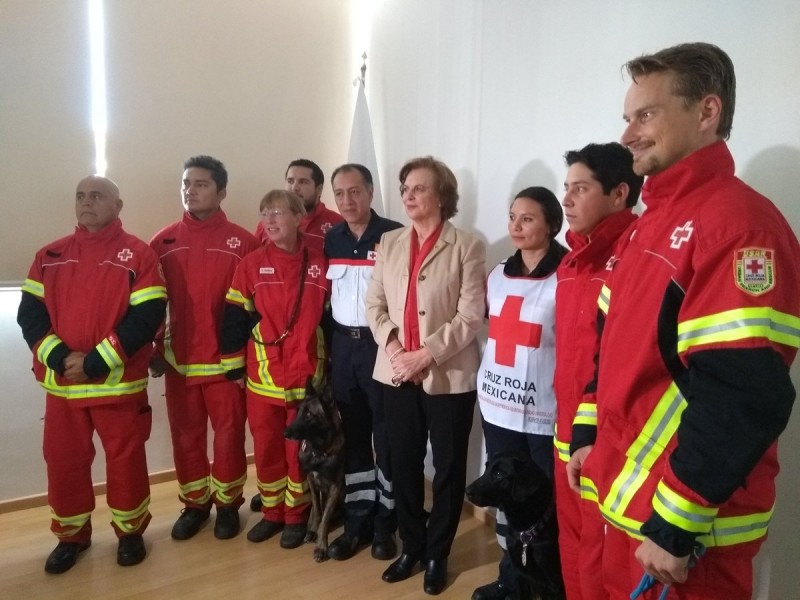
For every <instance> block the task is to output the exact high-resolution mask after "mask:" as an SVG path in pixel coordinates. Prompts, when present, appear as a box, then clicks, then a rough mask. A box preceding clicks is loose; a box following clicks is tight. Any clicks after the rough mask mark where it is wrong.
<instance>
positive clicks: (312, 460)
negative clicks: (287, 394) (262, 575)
mask: <svg viewBox="0 0 800 600" xmlns="http://www.w3.org/2000/svg"><path fill="white" fill-rule="evenodd" d="M283 435H284V436H286V437H287V438H288V439H290V440H299V441H302V444H301V445H300V454H299V458H300V466H301V467H302V469H303V472H305V473H306V476H307V478H308V487H309V491H310V493H311V516H310V518H309V522H308V533H306V537H305V541H306V542H313V541H316V542H317V544H316V546H315V548H314V560H315V561H317V562H322V561H324V560H327V559H328V531H329V529H330V524H331V521H332V519H333V516H334V514H336V513H338V512H339V510H340V507H341V504H342V502H343V500H344V433H343V431H342V420H341V418H340V417H339V411H338V410H337V408H336V404H335V402H334V400H333V393H332V392H331V388H330V385H325V386H324V387H323V388H322V389H321V390H316V389H314V385H313V384H312V382H311V379H310V378H309V380H308V383H307V384H306V397H305V399H304V400H303V401H302V402H301V404H300V407H299V408H298V410H297V417H296V418H295V420H294V421H293V422H292V423H291V424H290V425H289V426H288V427H287V428H286V431H284V433H283Z"/></svg>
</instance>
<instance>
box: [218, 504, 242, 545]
mask: <svg viewBox="0 0 800 600" xmlns="http://www.w3.org/2000/svg"><path fill="white" fill-rule="evenodd" d="M240 527H241V524H240V523H239V507H238V506H218V507H217V519H216V521H214V537H215V538H217V539H218V540H229V539H231V538H234V537H236V536H237V535H239V531H240V529H239V528H240Z"/></svg>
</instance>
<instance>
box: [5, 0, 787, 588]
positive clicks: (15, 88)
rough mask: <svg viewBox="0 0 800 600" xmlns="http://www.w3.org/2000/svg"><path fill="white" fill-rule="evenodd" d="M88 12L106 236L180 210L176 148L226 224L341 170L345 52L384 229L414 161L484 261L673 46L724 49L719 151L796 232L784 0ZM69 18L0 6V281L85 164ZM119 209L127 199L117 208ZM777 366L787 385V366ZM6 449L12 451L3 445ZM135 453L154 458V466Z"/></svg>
mask: <svg viewBox="0 0 800 600" xmlns="http://www.w3.org/2000/svg"><path fill="white" fill-rule="evenodd" d="M107 4H108V5H109V8H108V9H107V10H108V14H109V17H110V18H111V19H112V20H113V21H114V23H115V24H114V25H113V26H112V27H110V29H109V32H110V34H109V57H110V61H112V62H113V63H114V64H117V65H119V69H117V70H116V71H115V73H114V74H113V75H112V76H111V78H110V81H111V84H112V88H113V89H112V90H111V98H112V100H111V108H110V119H111V121H112V122H113V123H115V125H114V126H113V127H112V131H110V139H109V158H110V170H109V174H110V175H111V176H112V177H115V178H117V179H118V180H119V182H120V185H121V187H122V191H123V195H124V196H125V195H127V198H128V200H129V201H128V203H127V204H126V208H125V212H124V213H123V217H124V218H125V219H126V223H130V228H131V229H132V230H133V231H134V232H136V233H139V234H140V235H142V236H145V237H146V236H149V235H150V234H152V233H153V232H154V231H155V229H156V228H157V225H159V224H163V223H166V222H167V221H168V220H170V219H174V218H177V216H178V214H179V213H180V208H179V205H178V200H179V199H178V193H177V190H178V178H179V169H180V163H181V161H182V160H183V159H184V158H186V156H188V155H189V154H192V153H197V152H209V153H213V154H218V155H219V157H220V158H222V159H223V160H224V161H226V163H227V164H228V167H229V169H230V170H231V187H230V194H229V199H228V200H226V203H228V205H229V206H228V211H229V213H232V214H234V216H235V217H236V218H238V219H240V220H241V221H242V222H245V221H248V220H250V219H251V218H252V215H254V213H255V210H254V209H252V210H251V208H250V207H251V205H254V204H255V202H257V200H258V197H259V194H260V193H262V192H263V191H265V189H266V188H267V187H269V186H271V185H279V183H280V179H281V176H282V174H283V167H284V165H285V163H286V162H287V161H288V160H290V159H291V158H294V157H296V156H298V155H301V154H307V155H309V156H310V157H311V158H318V159H319V162H320V164H322V166H323V168H324V169H325V170H326V172H330V170H331V169H332V168H333V167H334V166H335V165H336V164H339V163H340V162H342V161H344V158H345V156H346V147H347V135H348V132H349V126H350V114H351V113H350V111H351V109H352V102H353V101H354V97H355V96H354V93H355V92H354V90H353V88H352V87H350V82H351V81H352V78H353V77H354V76H355V74H356V73H355V69H354V68H353V66H354V65H357V64H358V63H359V60H358V58H357V57H354V56H353V54H360V53H361V50H362V49H366V51H367V53H368V56H369V59H368V71H367V88H366V91H367V96H368V99H369V102H370V110H371V113H372V119H373V126H374V128H375V144H376V149H377V154H378V164H379V165H380V171H381V172H380V177H381V181H382V182H383V188H384V189H383V195H384V199H385V202H386V204H387V205H388V215H389V216H391V217H393V218H397V219H400V220H403V219H404V215H403V214H402V209H401V208H400V203H399V194H398V193H397V186H398V182H397V179H396V178H397V172H398V171H399V168H400V166H401V165H402V164H403V162H404V161H405V160H407V159H408V158H410V157H412V156H416V155H421V154H434V155H436V156H438V157H440V158H442V159H443V160H445V161H446V162H447V163H448V164H449V165H450V166H451V167H452V168H453V170H454V171H455V172H456V174H457V176H458V178H459V182H460V187H461V194H462V200H461V203H460V214H459V215H458V216H457V217H456V218H455V222H456V224H458V225H460V226H462V227H466V228H470V229H475V230H477V232H478V233H479V234H480V235H482V236H483V237H484V239H485V240H486V242H487V244H488V245H489V255H490V262H491V263H495V262H497V261H498V260H500V259H501V258H503V257H505V256H506V255H508V254H509V253H510V251H511V247H510V245H509V244H508V243H507V241H506V230H505V214H506V207H507V204H508V202H509V200H510V198H511V197H512V196H513V194H514V193H515V192H516V191H517V190H519V189H521V188H522V187H524V186H526V185H533V184H538V185H546V186H548V187H551V189H553V190H554V191H558V190H560V188H561V182H562V181H563V177H564V174H565V169H564V165H563V161H562V159H561V156H562V155H563V153H564V152H565V151H566V150H568V149H572V148H578V147H581V146H583V145H584V144H586V143H588V142H590V141H595V142H604V141H610V140H614V139H618V138H619V135H620V133H621V131H622V120H621V113H622V98H623V95H624V92H625V89H626V87H627V83H626V81H624V79H623V78H622V76H621V71H620V67H621V65H622V64H623V63H624V62H625V61H626V60H627V59H629V58H631V57H633V56H635V55H637V54H640V53H643V52H649V51H655V50H658V49H659V48H661V47H664V46H667V45H671V44H674V43H679V42H683V41H709V42H713V43H717V44H719V45H720V46H721V47H722V48H724V49H725V50H726V51H727V52H728V53H729V54H730V55H731V57H732V59H733V61H734V63H735V65H736V68H737V77H738V88H737V95H738V103H737V104H738V106H737V110H736V118H735V121H734V131H733V138H732V140H731V143H730V144H731V148H732V150H733V153H734V156H735V157H736V158H737V161H738V173H739V175H740V176H741V177H742V178H743V179H744V180H745V181H747V182H748V183H750V184H751V185H753V186H754V187H756V188H758V189H759V190H761V191H762V192H764V193H765V194H766V195H768V196H769V197H771V198H772V199H773V200H774V201H775V203H776V204H777V205H778V206H779V207H780V209H781V210H782V211H783V212H784V214H785V215H786V216H787V218H788V219H789V221H790V223H791V224H792V225H793V227H794V228H795V231H798V230H800V204H799V203H797V202H796V201H795V196H796V194H797V190H798V189H800V169H798V164H800V118H798V116H797V115H798V111H797V107H796V103H797V100H796V99H797V98H798V97H800V62H798V60H797V57H798V56H800V38H798V37H797V35H796V31H798V30H800V5H798V4H797V3H796V2H794V1H792V0H772V1H767V2H761V3H753V2H750V1H749V0H731V1H730V2H725V3H716V2H706V3H700V2H692V1H689V0H675V1H673V2H670V3H664V2H658V1H655V0H643V1H640V2H635V3H634V2H623V1H622V0H608V1H607V2H594V1H592V0H565V1H564V2H560V3H553V2H544V1H541V0H539V1H535V0H483V1H480V0H469V1H467V0H381V1H378V0H374V1H372V2H369V0H360V1H355V0H354V1H353V2H348V1H345V0H341V1H340V2H331V1H329V0H301V1H298V2H291V3H290V2H280V1H278V0H273V1H271V2H258V1H256V0H238V1H237V2H233V3H232V2H220V1H218V0H166V1H156V0H141V1H137V2H135V3H132V2H111V1H109V2H107ZM56 5H57V6H56ZM351 7H354V8H355V10H356V11H357V13H356V14H354V15H353V16H354V17H357V19H356V21H357V22H359V23H366V24H364V25H361V26H359V27H360V28H359V29H358V30H356V31H353V29H352V27H353V26H351V24H350V23H351V21H350V20H349V17H350V14H349V10H350V8H351ZM366 8H368V9H369V10H366ZM82 10H83V3H82V2H78V1H77V0H64V1H63V2H60V3H52V2H48V1H47V0H4V1H3V3H2V11H3V12H2V19H0V69H2V71H0V72H1V73H2V75H3V85H2V86H0V100H2V106H3V109H4V110H2V111H0V132H2V137H3V143H2V144H0V158H2V160H0V164H2V165H3V168H2V170H0V189H3V190H4V195H3V197H2V198H0V203H2V206H3V210H4V214H6V215H10V217H8V218H6V219H4V220H3V221H0V234H1V235H2V240H3V250H4V252H3V253H0V255H2V258H0V260H1V261H2V262H0V267H2V268H3V269H4V270H6V271H7V272H11V273H12V275H13V276H12V277H9V276H8V275H7V274H4V273H0V279H9V278H10V279H18V278H21V277H22V276H24V270H25V269H26V268H27V262H28V261H29V260H30V257H32V256H33V252H34V251H35V249H36V247H38V246H40V245H42V244H43V243H45V242H47V241H48V240H50V239H53V238H55V237H56V236H57V235H62V234H63V233H65V232H66V231H68V230H69V223H71V219H72V216H71V196H72V189H73V188H74V184H75V182H76V181H77V179H78V178H79V177H80V176H82V175H83V174H84V173H85V172H86V171H87V169H88V167H89V166H90V164H91V161H88V162H87V161H86V160H85V158H86V154H87V152H88V151H89V150H90V149H89V144H88V142H87V141H86V140H87V138H86V135H87V133H86V130H85V123H84V121H83V120H84V119H85V118H86V115H85V114H84V112H83V111H84V107H85V98H81V90H83V89H84V88H85V84H86V81H85V74H84V73H83V72H82V71H81V69H80V68H79V67H78V66H76V63H75V62H74V61H71V59H72V58H75V56H76V48H78V49H79V48H80V41H81V33H80V27H81V19H82V17H80V16H79V15H81V11H82ZM45 17H46V18H45ZM356 38H358V39H363V40H365V41H364V48H361V47H359V46H358V45H355V46H353V45H352V44H351V39H356ZM70 44H71V45H70ZM25 90H32V91H31V92H30V96H26V95H25ZM48 94H49V95H48ZM9 107H10V108H9ZM115 117H116V121H115ZM122 117H124V118H122ZM9 135H10V136H11V137H9ZM326 196H327V198H328V199H329V198H330V194H329V193H328V192H327V190H326ZM55 202H59V203H64V202H66V204H65V205H64V204H55ZM140 202H141V203H145V204H143V205H142V206H143V207H144V208H142V207H138V208H137V203H140ZM329 204H330V200H329ZM64 206H66V208H64ZM59 211H60V212H59ZM19 265H24V266H19ZM11 323H12V324H11V325H9V326H8V329H5V328H4V329H2V330H1V331H0V335H1V336H2V337H0V339H2V340H3V341H2V342H0V344H2V347H0V351H1V352H0V357H5V356H9V355H11V356H12V357H15V358H16V357H18V356H22V354H18V352H22V351H21V350H18V348H17V347H18V346H19V344H17V343H16V341H14V342H13V343H14V344H15V345H14V346H13V347H12V346H10V345H8V344H10V342H9V341H8V340H10V339H11V338H10V337H9V336H13V335H17V334H16V332H15V331H14V327H13V321H12V322H11ZM3 327H5V325H3ZM6 333H7V335H6ZM23 348H24V346H23ZM22 371H24V369H23V370H13V371H9V370H0V376H2V381H3V383H5V384H6V385H7V387H8V388H9V389H14V390H15V392H14V393H13V394H6V395H5V396H4V397H3V398H2V400H0V403H1V404H0V405H1V406H2V410H3V414H4V415H6V414H8V415H11V414H13V415H14V416H13V418H12V419H11V420H10V423H11V424H16V425H14V426H12V428H11V429H12V430H15V429H17V428H18V427H20V426H21V425H19V423H20V421H18V420H16V419H18V418H22V419H23V422H24V423H25V424H26V425H25V426H26V427H28V429H26V431H27V432H28V433H26V435H25V436H23V437H24V439H20V437H21V436H18V435H17V436H14V437H9V436H10V435H13V434H10V433H8V431H9V430H8V429H0V434H2V437H0V440H2V441H0V452H2V457H3V459H4V464H6V465H8V461H6V458H7V457H12V458H13V459H18V460H19V461H20V463H19V465H17V464H15V465H13V466H14V468H15V469H16V468H17V467H18V466H19V467H21V469H22V471H24V472H25V473H28V472H35V471H36V470H37V469H40V468H41V463H40V459H39V454H38V446H39V445H40V440H39V439H38V437H37V436H38V435H39V432H38V431H37V430H36V427H37V424H36V419H38V413H36V410H37V408H32V407H37V406H38V405H37V404H36V403H37V402H41V398H40V395H39V392H38V391H37V390H34V389H33V388H31V389H28V387H27V386H28V383H29V381H28V379H27V372H25V373H24V374H22ZM792 374H793V380H794V382H795V385H796V386H798V385H800V367H798V366H797V365H796V366H795V367H794V368H793V370H792ZM20 377H22V378H23V379H22V380H21V379H19V378H20ZM23 382H27V383H23ZM152 395H153V397H157V393H154V394H152ZM31 410H32V411H33V414H32V415H27V416H26V417H21V413H23V412H25V411H31ZM797 412H798V411H795V414H794V416H793V418H792V420H791V422H790V425H789V428H788V430H787V432H786V433H785V434H784V435H783V437H782V445H781V458H782V464H783V472H782V473H781V475H780V477H779V480H778V484H779V489H778V495H779V498H778V507H777V509H776V513H775V519H774V525H773V528H772V530H771V536H770V540H769V542H768V548H769V549H770V551H771V552H770V553H771V561H772V565H771V574H770V573H767V574H766V580H765V582H764V585H761V586H760V589H762V590H763V589H765V585H766V584H770V585H771V590H770V596H771V597H772V598H775V599H779V598H790V597H794V596H795V595H796V586H794V585H793V584H792V582H793V581H794V579H793V576H794V574H795V573H794V571H795V569H796V567H795V563H796V557H797V556H798V555H800V542H798V540H797V536H796V535H795V532H796V530H797V526H796V523H797V522H798V521H800V503H798V502H797V493H798V489H800V460H799V459H798V458H797V456H800V441H798V440H799V439H800V417H798V415H797ZM4 421H6V422H8V421H9V419H4ZM7 424H8V423H7ZM0 425H2V424H0ZM478 430H479V427H478V424H477V422H476V427H475V428H474V432H473V433H474V435H473V439H472V442H473V443H472V448H471V450H470V464H471V470H472V473H473V474H475V473H477V472H478V471H479V470H480V466H481V462H482V456H481V454H482V452H481V439H480V433H479V431H478ZM159 435H161V434H159ZM11 439H13V440H14V442H13V444H12V443H10V442H6V440H11ZM14 444H17V445H19V444H23V445H25V448H28V447H29V446H33V447H34V448H33V450H32V451H30V452H29V451H25V452H18V451H17V450H16V449H15V448H16V446H15V445H14ZM153 454H154V453H153V452H151V465H152V464H153V460H154V459H153ZM23 459H24V461H23ZM156 460H158V461H162V462H166V463H168V462H169V457H168V456H166V457H165V456H163V455H159V456H157V457H156ZM39 473H41V471H39ZM4 474H5V475H6V476H5V477H4V478H3V481H4V482H6V485H7V484H8V482H14V481H16V480H15V477H17V471H16V470H15V471H13V472H8V471H4ZM37 477H38V483H37V485H41V483H42V481H43V480H42V478H41V476H40V474H39V475H37ZM0 485H2V484H0ZM36 489H37V490H39V489H40V488H38V487H37V488H36ZM9 493H10V494H12V495H14V496H16V495H23V494H22V493H20V491H19V490H17V489H12V490H8V489H5V488H0V498H5V497H9V496H8V494H9ZM26 493H27V492H26ZM761 597H766V596H765V595H763V594H762V596H761Z"/></svg>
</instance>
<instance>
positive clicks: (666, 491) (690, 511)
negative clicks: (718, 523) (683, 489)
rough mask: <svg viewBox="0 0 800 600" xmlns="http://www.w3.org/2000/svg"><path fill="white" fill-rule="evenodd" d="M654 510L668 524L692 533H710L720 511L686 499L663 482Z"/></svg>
mask: <svg viewBox="0 0 800 600" xmlns="http://www.w3.org/2000/svg"><path fill="white" fill-rule="evenodd" d="M653 508H654V509H655V511H656V512H657V513H658V514H659V515H661V517H662V518H663V519H664V520H665V521H667V522H668V523H672V524H673V525H675V526H676V527H680V528H681V529H683V530H684V531H690V532H692V533H708V532H709V531H710V530H711V525H712V523H713V522H714V518H715V517H716V516H717V513H718V512H719V509H718V508H716V507H707V506H703V505H702V504H697V503H696V502H692V501H691V500H689V499H687V498H684V497H683V496H681V495H680V494H678V493H677V492H676V491H675V490H673V489H671V488H670V487H669V486H668V485H667V484H666V483H664V482H663V481H659V482H658V487H656V493H655V495H654V496H653Z"/></svg>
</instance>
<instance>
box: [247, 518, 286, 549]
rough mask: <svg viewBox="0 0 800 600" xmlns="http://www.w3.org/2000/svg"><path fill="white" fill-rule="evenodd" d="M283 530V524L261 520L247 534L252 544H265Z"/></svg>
mask: <svg viewBox="0 0 800 600" xmlns="http://www.w3.org/2000/svg"><path fill="white" fill-rule="evenodd" d="M281 529H283V523H278V522H277V521H267V520H266V519H261V520H260V521H259V522H258V523H256V524H255V525H254V526H253V528H252V529H251V530H250V531H248V532H247V539H248V540H250V541H251V542H256V543H258V542H263V541H265V540H268V539H269V538H271V537H272V536H273V535H275V534H276V533H278V532H279V531H280V530H281Z"/></svg>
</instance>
